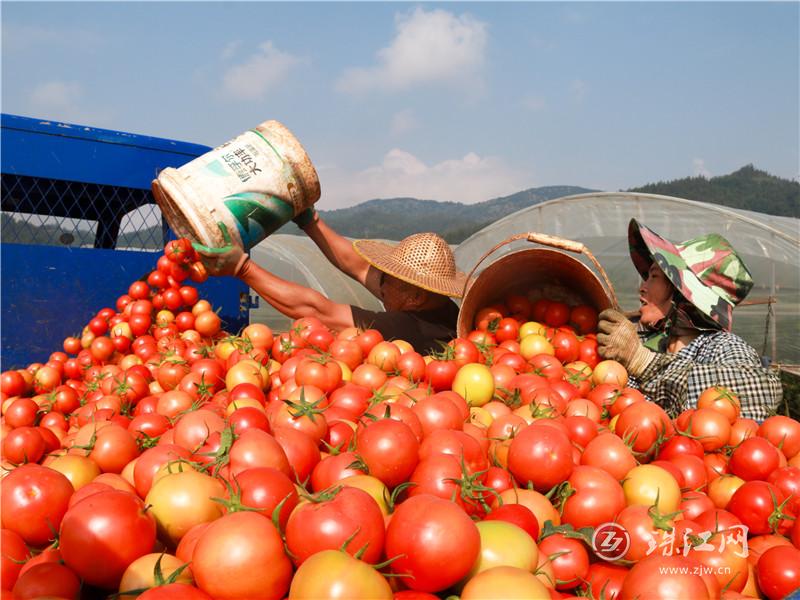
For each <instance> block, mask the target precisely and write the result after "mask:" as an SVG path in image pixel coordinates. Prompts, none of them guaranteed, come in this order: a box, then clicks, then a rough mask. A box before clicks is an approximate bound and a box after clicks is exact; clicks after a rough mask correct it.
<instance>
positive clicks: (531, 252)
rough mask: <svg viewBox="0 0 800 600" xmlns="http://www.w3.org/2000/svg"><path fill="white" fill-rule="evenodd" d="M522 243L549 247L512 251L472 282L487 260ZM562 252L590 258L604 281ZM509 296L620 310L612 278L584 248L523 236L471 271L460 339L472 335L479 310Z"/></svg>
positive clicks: (541, 236) (536, 235)
mask: <svg viewBox="0 0 800 600" xmlns="http://www.w3.org/2000/svg"><path fill="white" fill-rule="evenodd" d="M523 239H524V240H528V241H530V242H534V243H538V244H542V245H546V246H550V248H525V249H522V250H517V251H515V252H511V253H509V254H506V255H504V256H501V257H500V258H498V259H496V260H495V261H493V262H492V263H491V264H489V266H487V267H486V268H485V269H484V270H483V271H481V272H480V273H479V274H478V276H477V277H474V278H473V276H472V275H473V273H475V271H476V270H477V269H478V267H479V266H480V265H481V263H483V261H484V260H485V259H486V258H487V257H488V256H489V255H491V254H492V253H494V252H495V251H496V250H498V249H499V248H501V247H503V246H505V245H506V244H509V243H511V242H513V241H516V240H523ZM554 248H557V249H554ZM563 250H566V251H568V252H574V253H577V254H584V255H585V256H587V257H588V258H589V259H590V260H591V262H592V263H593V264H594V266H595V268H596V269H597V271H598V272H599V273H600V277H602V280H603V281H601V280H600V278H599V277H598V276H597V275H596V274H595V273H594V272H593V271H592V270H591V269H590V268H589V267H587V266H586V265H585V264H584V263H582V262H581V261H580V260H578V259H577V258H575V257H573V256H570V255H569V254H567V252H564V251H563ZM510 294H520V295H522V296H526V297H528V298H529V299H530V300H531V301H536V300H538V299H539V298H548V299H550V300H558V301H561V302H566V303H567V304H569V305H577V304H589V305H590V306H593V307H594V308H595V309H597V310H598V311H601V310H604V309H606V308H610V307H614V308H619V303H618V302H617V297H616V294H615V293H614V288H613V286H612V284H611V281H610V280H609V279H608V275H607V274H606V272H605V270H604V269H603V267H602V266H601V265H600V263H599V262H597V259H595V257H594V256H593V255H592V254H591V252H589V250H588V249H587V248H586V246H584V245H583V244H581V243H580V242H574V241H572V240H565V239H562V238H558V237H554V236H549V235H545V234H540V233H533V232H530V233H524V234H519V235H515V236H512V237H510V238H509V239H507V240H504V241H503V242H501V243H499V244H498V245H496V246H495V247H494V248H492V249H491V250H489V251H488V252H487V253H486V254H484V255H483V257H481V259H480V260H479V261H478V262H477V263H476V264H475V266H474V267H473V269H472V271H471V272H470V274H469V279H468V283H467V285H466V290H465V293H464V296H463V300H462V302H461V308H460V310H459V313H458V335H459V336H461V337H464V336H466V335H467V334H469V332H470V331H472V329H473V328H474V320H475V315H476V314H477V312H478V311H479V310H480V309H482V308H484V307H485V306H488V305H490V304H492V303H494V302H502V301H503V300H504V299H505V298H506V297H507V296H509V295H510Z"/></svg>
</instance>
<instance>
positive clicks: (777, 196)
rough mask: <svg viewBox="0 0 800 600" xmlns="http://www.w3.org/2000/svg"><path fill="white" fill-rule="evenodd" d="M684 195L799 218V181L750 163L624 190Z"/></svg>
mask: <svg viewBox="0 0 800 600" xmlns="http://www.w3.org/2000/svg"><path fill="white" fill-rule="evenodd" d="M627 191H629V192H643V193H648V194H662V195H664V196H675V197H678V198H687V199H689V200H697V201H699V202H708V203H710V204H721V205H723V206H730V207H731V208H743V209H746V210H754V211H757V212H762V213H767V214H769V215H781V216H785V217H795V218H798V217H800V183H799V182H797V181H791V180H789V179H781V178H780V177H775V176H774V175H770V174H769V173H767V172H766V171H761V170H759V169H756V168H755V167H754V166H753V165H747V166H745V167H742V168H741V169H739V170H738V171H735V172H733V173H731V174H729V175H720V176H719V177H711V178H709V179H706V178H705V177H686V178H684V179H675V180H674V181H659V182H658V183H649V184H647V185H644V186H642V187H638V188H633V189H630V190H627Z"/></svg>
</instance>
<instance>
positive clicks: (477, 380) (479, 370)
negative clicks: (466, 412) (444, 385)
mask: <svg viewBox="0 0 800 600" xmlns="http://www.w3.org/2000/svg"><path fill="white" fill-rule="evenodd" d="M452 390H453V391H454V392H456V393H457V394H459V395H460V396H461V397H462V398H464V400H466V401H467V404H469V405H470V406H483V405H484V404H486V403H487V402H489V400H491V399H492V396H494V377H493V376H492V372H491V370H489V367H487V366H486V365H482V364H480V363H468V364H466V365H464V366H463V367H461V368H460V369H459V370H458V372H457V373H456V376H455V378H454V379H453V385H452Z"/></svg>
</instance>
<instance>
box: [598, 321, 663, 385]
mask: <svg viewBox="0 0 800 600" xmlns="http://www.w3.org/2000/svg"><path fill="white" fill-rule="evenodd" d="M597 350H598V352H599V353H600V356H602V357H603V358H605V359H608V360H616V361H617V362H618V363H620V364H622V366H623V367H625V368H626V369H627V371H628V374H630V375H633V376H634V377H638V376H639V375H641V374H642V373H644V370H645V369H646V368H647V366H648V365H649V364H650V363H651V362H652V360H653V359H654V358H655V356H656V353H655V352H653V351H652V350H648V349H647V348H645V347H644V346H643V345H642V343H641V342H640V341H639V335H638V333H637V332H636V325H634V324H633V323H631V322H630V321H629V320H628V319H627V318H626V317H625V315H623V314H622V313H621V312H619V311H618V310H614V309H613V308H608V309H606V310H604V311H603V312H601V313H600V315H599V316H598V323H597Z"/></svg>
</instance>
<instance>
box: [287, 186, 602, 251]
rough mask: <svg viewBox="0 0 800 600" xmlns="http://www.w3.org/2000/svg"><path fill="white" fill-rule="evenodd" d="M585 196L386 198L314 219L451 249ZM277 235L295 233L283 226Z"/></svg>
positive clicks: (358, 233)
mask: <svg viewBox="0 0 800 600" xmlns="http://www.w3.org/2000/svg"><path fill="white" fill-rule="evenodd" d="M591 191H594V190H590V189H587V188H582V187H575V186H568V185H560V186H548V187H539V188H532V189H528V190H524V191H522V192H517V193H516V194H512V195H510V196H504V197H502V198H495V199H493V200H486V201H484V202H478V203H477V204H462V203H460V202H438V201H436V200H417V199H415V198H386V199H379V200H369V201H367V202H362V203H361V204H357V205H356V206H351V207H348V208H340V209H337V210H322V211H320V214H321V215H322V216H323V217H324V219H325V222H326V223H328V224H329V225H330V226H331V227H333V228H334V229H335V230H336V231H338V232H339V233H341V234H342V235H344V236H347V237H354V238H379V239H395V240H399V239H402V238H404V237H406V236H407V235H411V234H412V233H419V232H422V231H434V232H436V233H438V234H439V235H441V236H442V237H443V238H444V239H446V240H447V241H448V242H450V243H451V244H458V243H460V242H462V241H464V240H465V239H466V238H468V237H469V236H470V235H472V234H473V233H475V232H476V231H479V230H480V229H482V228H483V227H485V226H486V225H488V224H490V223H493V222H495V221H497V220H498V219H501V218H502V217H505V216H506V215H510V214H511V213H514V212H517V211H518V210H521V209H523V208H525V207H527V206H532V205H534V204H539V203H540V202H545V201H547V200H553V199H555V198H561V197H563V196H571V195H574V194H582V193H585V192H591ZM281 233H299V231H298V229H297V228H296V227H294V226H291V227H290V226H286V227H284V228H283V229H282V230H281Z"/></svg>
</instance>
